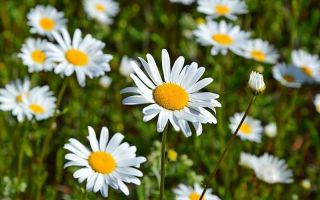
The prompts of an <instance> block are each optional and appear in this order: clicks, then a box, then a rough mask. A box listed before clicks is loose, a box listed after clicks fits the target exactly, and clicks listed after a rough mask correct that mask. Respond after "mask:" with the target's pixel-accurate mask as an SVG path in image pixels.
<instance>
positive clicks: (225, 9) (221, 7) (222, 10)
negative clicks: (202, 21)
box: [215, 5, 230, 15]
mask: <svg viewBox="0 0 320 200" xmlns="http://www.w3.org/2000/svg"><path fill="white" fill-rule="evenodd" d="M215 10H216V13H218V14H219V15H226V14H228V13H229V12H230V8H229V7H228V6H225V5H217V6H216V7H215Z"/></svg>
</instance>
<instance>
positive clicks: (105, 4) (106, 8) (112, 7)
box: [84, 0, 119, 24]
mask: <svg viewBox="0 0 320 200" xmlns="http://www.w3.org/2000/svg"><path fill="white" fill-rule="evenodd" d="M84 10H85V11H86V13H87V15H88V16H89V17H90V18H93V19H95V20H97V21H99V22H100V23H102V24H112V23H113V19H112V18H113V17H114V16H116V15H117V13H118V12H119V4H118V3H117V2H115V1H113V0H84Z"/></svg>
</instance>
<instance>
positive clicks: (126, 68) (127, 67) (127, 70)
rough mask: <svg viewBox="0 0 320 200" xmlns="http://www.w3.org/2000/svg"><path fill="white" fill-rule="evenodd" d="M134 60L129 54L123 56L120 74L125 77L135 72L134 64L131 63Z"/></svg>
mask: <svg viewBox="0 0 320 200" xmlns="http://www.w3.org/2000/svg"><path fill="white" fill-rule="evenodd" d="M132 61H134V59H132V58H129V57H128V56H123V57H122V59H121V62H120V68H119V71H120V74H121V75H123V76H125V77H130V74H131V73H133V72H134V70H133V66H132V65H131V62H132Z"/></svg>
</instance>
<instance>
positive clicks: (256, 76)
mask: <svg viewBox="0 0 320 200" xmlns="http://www.w3.org/2000/svg"><path fill="white" fill-rule="evenodd" d="M248 84H249V87H250V88H251V90H252V91H253V92H254V93H255V94H259V93H262V92H263V91H264V90H265V89H266V84H265V83H264V81H263V76H262V74H260V73H258V72H255V71H253V72H251V74H250V79H249V83H248Z"/></svg>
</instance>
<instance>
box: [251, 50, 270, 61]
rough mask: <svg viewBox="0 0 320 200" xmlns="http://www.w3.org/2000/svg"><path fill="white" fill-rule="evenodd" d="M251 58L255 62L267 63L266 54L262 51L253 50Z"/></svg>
mask: <svg viewBox="0 0 320 200" xmlns="http://www.w3.org/2000/svg"><path fill="white" fill-rule="evenodd" d="M251 57H252V58H253V59H255V60H258V61H265V59H266V54H265V53H263V52H262V51H259V50H253V51H252V52H251Z"/></svg>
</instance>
